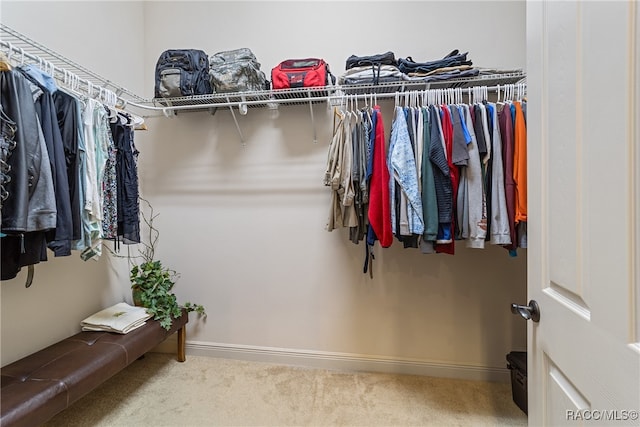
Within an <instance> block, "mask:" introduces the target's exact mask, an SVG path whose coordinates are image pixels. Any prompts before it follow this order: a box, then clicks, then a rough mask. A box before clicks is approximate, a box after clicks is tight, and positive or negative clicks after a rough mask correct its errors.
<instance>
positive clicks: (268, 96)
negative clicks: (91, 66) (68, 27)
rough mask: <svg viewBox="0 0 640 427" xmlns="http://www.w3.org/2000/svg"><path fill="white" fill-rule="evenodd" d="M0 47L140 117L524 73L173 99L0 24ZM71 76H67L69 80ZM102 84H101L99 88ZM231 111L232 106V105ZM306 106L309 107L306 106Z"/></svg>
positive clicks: (518, 79)
mask: <svg viewBox="0 0 640 427" xmlns="http://www.w3.org/2000/svg"><path fill="white" fill-rule="evenodd" d="M0 46H4V47H6V48H7V51H8V56H9V57H10V58H12V60H13V62H16V63H31V64H35V65H37V66H39V67H40V68H42V69H44V70H45V71H46V70H50V71H51V72H50V74H52V75H53V76H54V77H55V78H56V80H57V81H58V82H60V84H65V85H66V84H68V83H69V82H70V80H69V75H73V76H75V77H76V78H77V79H80V80H81V82H82V83H84V86H82V85H77V84H76V87H75V89H77V90H82V91H84V92H85V93H86V94H87V95H88V96H90V97H94V98H97V99H100V97H101V96H102V90H106V91H110V92H111V93H113V94H115V96H117V102H116V103H115V104H116V106H118V107H120V108H123V109H128V110H133V111H135V112H136V113H138V114H141V115H143V116H147V117H148V116H152V115H162V114H164V115H165V116H169V115H173V114H175V113H177V112H178V111H207V110H208V111H210V112H215V110H216V109H217V108H220V107H224V108H230V109H233V107H237V108H238V109H239V110H240V112H241V113H243V114H246V111H247V109H248V108H270V109H276V108H278V106H279V105H295V104H308V105H312V104H316V103H321V102H327V103H329V104H330V105H340V104H341V103H343V102H344V99H345V97H348V96H351V97H353V96H356V97H366V96H370V95H376V96H378V98H388V97H391V96H394V95H395V94H396V93H398V92H407V91H422V90H434V89H436V90H437V89H452V88H456V89H460V88H463V89H464V88H469V89H470V88H473V87H478V86H483V87H492V88H495V87H496V86H505V85H510V84H523V82H525V81H526V75H525V73H524V72H522V71H521V70H511V71H499V70H486V69H484V70H483V69H480V74H479V75H478V76H475V77H468V78H459V79H450V80H439V81H429V82H425V81H421V80H402V81H397V82H390V83H381V84H378V85H373V84H358V85H331V86H324V87H311V88H295V89H277V90H274V89H271V90H263V91H253V92H235V93H214V94H210V95H197V96H188V97H176V98H152V99H148V98H143V97H141V96H139V95H137V94H135V93H133V92H132V91H130V90H128V89H126V88H124V87H122V86H119V85H117V84H115V83H114V82H112V81H111V80H109V79H106V78H104V77H102V76H101V75H99V74H97V73H95V72H93V71H90V70H88V69H87V68H85V67H83V66H82V65H80V64H78V63H76V62H74V61H72V60H70V59H68V58H66V57H64V56H63V55H61V54H59V53H56V52H54V51H53V50H51V49H49V48H47V47H45V46H43V45H42V44H40V43H38V42H36V41H35V40H32V39H30V38H28V37H26V36H25V35H23V34H20V33H19V32H17V31H15V30H13V29H11V28H9V27H7V26H6V25H4V24H1V23H0ZM73 82H77V80H71V84H72V85H73V84H74V83H73ZM100 88H102V89H100ZM232 111H233V110H232ZM311 111H312V110H311Z"/></svg>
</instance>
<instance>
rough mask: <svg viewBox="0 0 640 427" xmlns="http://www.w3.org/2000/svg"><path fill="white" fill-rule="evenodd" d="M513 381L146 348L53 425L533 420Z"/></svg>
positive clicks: (460, 423)
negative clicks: (181, 355)
mask: <svg viewBox="0 0 640 427" xmlns="http://www.w3.org/2000/svg"><path fill="white" fill-rule="evenodd" d="M526 425H527V418H526V415H525V414H524V413H523V412H522V411H520V409H519V408H518V407H517V406H516V405H515V403H513V400H512V398H511V384H508V383H507V384H503V383H490V382H478V381H462V380H450V379H442V378H431V377H421V376H410V375H389V374H379V373H345V372H336V371H327V370H317V369H304V368H292V367H285V366H279V365H271V364H264V363H254V362H244V361H237V360H227V359H217V358H210V357H202V356H200V357H198V356H189V355H187V361H186V362H184V363H179V362H177V361H175V356H174V355H171V354H163V353H149V354H147V356H146V357H145V358H144V359H141V360H138V361H136V362H134V363H133V364H132V365H131V366H129V367H128V368H127V369H125V370H124V371H122V372H120V373H119V374H118V375H116V376H115V377H114V378H112V379H111V380H109V381H108V382H106V383H105V384H103V385H102V386H100V387H99V388H98V389H96V390H95V391H94V392H92V393H90V394H89V395H88V396H86V397H84V398H83V399H81V400H80V401H78V402H76V403H75V404H74V405H73V406H72V407H71V408H69V409H67V410H66V411H64V412H62V413H60V414H58V415H57V416H56V417H55V418H54V419H53V420H51V421H50V422H49V423H47V424H46V426H48V427H53V426H65V427H70V426H83V427H84V426H526Z"/></svg>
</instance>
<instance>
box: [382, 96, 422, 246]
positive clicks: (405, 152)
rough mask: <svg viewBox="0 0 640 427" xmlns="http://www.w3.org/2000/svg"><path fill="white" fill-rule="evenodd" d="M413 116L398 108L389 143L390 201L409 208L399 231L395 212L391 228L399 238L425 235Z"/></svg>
mask: <svg viewBox="0 0 640 427" xmlns="http://www.w3.org/2000/svg"><path fill="white" fill-rule="evenodd" d="M412 114H413V113H412V110H411V109H407V110H403V109H402V108H401V107H396V109H395V119H394V121H393V124H392V130H391V141H390V143H389V154H388V157H389V160H388V164H389V169H390V180H389V198H390V200H391V206H393V205H394V203H395V202H396V201H398V203H400V204H401V206H403V207H406V208H405V209H406V221H407V222H406V223H405V222H404V221H405V220H404V219H398V224H399V228H397V227H396V217H397V214H396V212H395V210H394V209H392V210H391V227H392V232H393V234H395V235H396V237H399V236H411V235H422V233H424V220H423V218H422V199H421V197H420V192H419V189H418V174H417V169H416V162H415V157H414V155H415V153H414V149H413V147H412V145H411V140H410V134H409V130H408V126H407V118H409V120H411V119H412V118H413V115H412ZM396 185H397V186H398V188H399V190H400V193H398V194H396ZM401 194H402V195H404V196H405V197H406V202H405V201H401V200H400V199H399V197H400V195H401Z"/></svg>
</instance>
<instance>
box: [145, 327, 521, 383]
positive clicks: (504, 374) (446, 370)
mask: <svg viewBox="0 0 640 427" xmlns="http://www.w3.org/2000/svg"><path fill="white" fill-rule="evenodd" d="M176 345H177V340H176V339H175V337H169V339H167V340H166V341H165V342H164V343H162V344H161V345H159V346H158V347H156V348H155V349H154V351H156V352H162V353H173V352H175V351H176ZM186 353H187V360H188V359H189V355H193V356H208V357H218V358H223V359H235V360H247V361H252V362H264V363H275V364H280V365H290V366H299V367H306V368H316V369H330V370H336V371H348V372H382V373H392V374H406V375H423V376H430V377H442V378H457V379H464V380H473V381H495V382H510V381H511V372H510V371H509V369H507V368H492V367H484V366H470V365H456V364H449V363H440V362H431V361H424V360H410V359H394V358H390V357H383V356H371V355H363V354H352V353H334V352H324V351H312V350H298V349H288V348H274V347H259V346H248V345H237V344H224V343H212V342H200V341H187V345H186Z"/></svg>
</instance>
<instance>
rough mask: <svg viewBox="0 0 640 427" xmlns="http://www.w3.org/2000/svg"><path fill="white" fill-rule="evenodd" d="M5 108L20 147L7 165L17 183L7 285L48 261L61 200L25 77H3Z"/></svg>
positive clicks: (9, 205) (9, 214) (10, 209)
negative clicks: (49, 242) (48, 245)
mask: <svg viewBox="0 0 640 427" xmlns="http://www.w3.org/2000/svg"><path fill="white" fill-rule="evenodd" d="M0 104H1V105H2V108H3V110H4V113H5V114H6V115H7V117H8V118H9V119H10V120H11V121H12V122H14V123H15V134H14V140H15V142H16V145H15V148H14V150H13V152H12V154H11V156H10V157H8V158H7V163H8V165H9V166H10V170H9V172H8V173H7V174H8V176H9V177H10V178H11V180H10V181H8V182H6V183H5V189H6V191H7V193H8V197H7V199H6V200H5V201H4V202H3V205H2V233H3V237H2V238H1V239H0V240H1V242H2V252H1V258H2V268H1V269H0V270H1V272H2V274H1V278H2V280H8V279H12V278H14V277H16V275H17V274H18V272H19V271H20V269H21V268H22V267H24V266H27V265H32V264H36V263H38V262H40V261H46V260H47V253H46V238H45V232H46V231H48V230H51V229H54V228H55V226H56V201H55V196H54V186H53V176H52V174H51V166H50V160H49V156H48V152H47V147H46V142H45V141H44V135H43V133H42V129H41V127H40V122H39V120H38V115H37V114H36V107H35V103H34V99H33V96H32V92H31V83H30V82H29V81H28V80H27V78H26V77H25V76H24V75H22V74H21V73H20V72H17V71H13V70H8V71H2V72H0Z"/></svg>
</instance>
